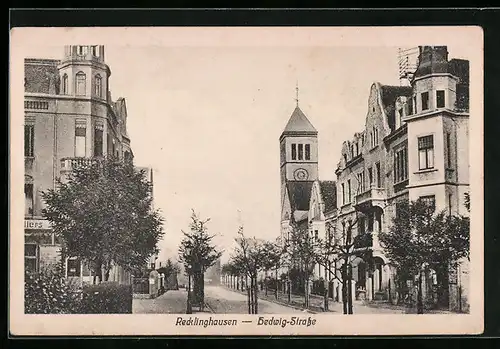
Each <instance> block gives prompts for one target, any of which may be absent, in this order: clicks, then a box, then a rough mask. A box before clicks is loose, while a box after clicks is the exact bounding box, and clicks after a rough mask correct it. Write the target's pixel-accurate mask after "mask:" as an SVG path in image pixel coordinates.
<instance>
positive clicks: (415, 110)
mask: <svg viewBox="0 0 500 349" xmlns="http://www.w3.org/2000/svg"><path fill="white" fill-rule="evenodd" d="M416 113H417V96H413V114H416Z"/></svg>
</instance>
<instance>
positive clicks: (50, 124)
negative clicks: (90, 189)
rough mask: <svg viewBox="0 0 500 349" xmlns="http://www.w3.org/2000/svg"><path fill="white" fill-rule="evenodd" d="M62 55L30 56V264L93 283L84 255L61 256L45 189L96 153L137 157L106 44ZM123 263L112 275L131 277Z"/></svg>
mask: <svg viewBox="0 0 500 349" xmlns="http://www.w3.org/2000/svg"><path fill="white" fill-rule="evenodd" d="M62 53H63V58H62V59H61V60H55V59H38V58H26V59H25V62H24V70H25V77H24V164H25V167H24V169H25V175H24V194H25V212H24V237H25V256H24V257H25V258H24V261H25V269H26V270H32V271H38V270H40V269H41V268H44V267H46V266H48V265H51V264H55V263H59V262H62V263H63V265H64V266H65V270H66V276H67V277H72V278H76V279H78V280H80V281H81V282H86V281H90V280H91V277H92V275H91V274H90V271H89V269H88V268H87V266H86V265H85V263H83V262H82V261H79V260H77V259H74V258H72V259H67V260H65V261H61V260H60V258H61V257H60V253H59V252H60V246H61V245H60V241H59V238H58V237H57V236H55V234H54V233H53V232H52V230H51V227H50V224H49V222H48V221H47V220H45V219H43V217H42V209H43V208H44V205H45V204H44V202H43V200H42V196H41V193H42V192H43V191H46V190H48V189H53V188H55V185H56V178H64V175H65V174H66V173H68V172H69V171H71V170H72V169H73V168H74V167H75V166H78V165H80V164H82V163H85V162H88V161H90V160H91V159H92V158H94V157H104V156H113V157H115V158H118V159H125V160H133V152H132V149H131V147H130V138H129V136H128V133H127V106H126V103H125V99H124V98H118V99H117V100H116V101H114V100H113V99H112V97H111V92H110V88H109V87H110V86H109V78H110V76H111V69H110V68H109V66H108V65H107V64H106V62H105V48H104V46H102V45H84V46H81V45H70V46H65V47H64V52H62ZM129 279H130V275H128V273H126V272H124V271H123V270H122V269H121V268H119V267H114V268H113V269H112V271H111V273H110V281H119V282H129Z"/></svg>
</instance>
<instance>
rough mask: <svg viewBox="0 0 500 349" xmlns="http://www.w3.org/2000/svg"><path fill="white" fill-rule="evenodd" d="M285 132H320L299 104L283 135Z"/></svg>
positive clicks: (314, 133)
mask: <svg viewBox="0 0 500 349" xmlns="http://www.w3.org/2000/svg"><path fill="white" fill-rule="evenodd" d="M285 134H292V135H293V134H313V135H316V134H318V131H317V130H316V129H315V128H314V126H313V125H312V124H311V122H310V121H309V120H308V119H307V117H306V116H305V114H304V113H303V112H302V110H300V108H299V107H298V106H297V107H296V108H295V110H294V111H293V113H292V115H291V116H290V119H289V120H288V123H287V124H286V126H285V129H284V130H283V133H282V134H281V135H282V136H283V135H285Z"/></svg>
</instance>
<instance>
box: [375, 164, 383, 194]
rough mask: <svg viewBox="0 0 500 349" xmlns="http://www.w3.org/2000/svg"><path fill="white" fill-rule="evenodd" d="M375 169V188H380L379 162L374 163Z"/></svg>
mask: <svg viewBox="0 0 500 349" xmlns="http://www.w3.org/2000/svg"><path fill="white" fill-rule="evenodd" d="M375 171H376V172H377V183H376V184H377V188H382V177H381V176H380V162H377V163H376V164H375Z"/></svg>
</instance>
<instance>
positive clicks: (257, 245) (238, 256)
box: [231, 227, 270, 314]
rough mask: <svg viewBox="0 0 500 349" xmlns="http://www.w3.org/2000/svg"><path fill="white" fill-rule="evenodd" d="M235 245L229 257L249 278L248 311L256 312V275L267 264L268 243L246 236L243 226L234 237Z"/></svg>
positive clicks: (250, 312)
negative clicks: (232, 253)
mask: <svg viewBox="0 0 500 349" xmlns="http://www.w3.org/2000/svg"><path fill="white" fill-rule="evenodd" d="M235 241H236V243H237V247H236V248H235V249H234V255H233V256H232V257H231V259H232V262H233V265H235V266H237V269H238V270H239V271H241V272H242V273H243V274H244V276H245V277H247V278H249V279H250V285H247V296H248V313H249V314H257V313H258V296H257V295H258V284H257V276H258V273H259V271H261V270H263V268H264V267H265V266H268V264H267V263H268V261H267V260H266V259H267V256H268V254H267V252H268V251H267V249H268V248H269V247H270V245H269V243H268V242H266V241H264V240H259V239H256V238H255V237H253V238H248V237H246V236H245V235H244V233H243V227H240V228H239V229H238V237H237V238H236V239H235Z"/></svg>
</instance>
